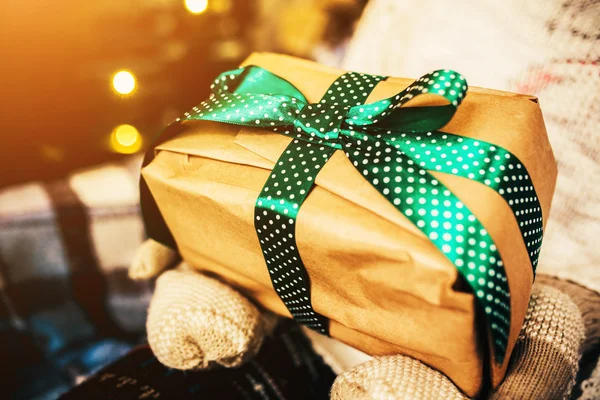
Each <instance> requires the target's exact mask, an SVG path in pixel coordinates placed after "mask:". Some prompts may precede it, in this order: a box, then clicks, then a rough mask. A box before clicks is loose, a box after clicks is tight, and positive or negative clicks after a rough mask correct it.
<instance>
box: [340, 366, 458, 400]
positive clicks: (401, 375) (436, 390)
mask: <svg viewBox="0 0 600 400" xmlns="http://www.w3.org/2000/svg"><path fill="white" fill-rule="evenodd" d="M331 399H332V400H345V399H353V400H363V399H364V400H367V399H369V400H397V399H423V400H438V399H447V400H464V399H467V397H465V396H464V395H463V394H462V393H461V392H460V391H459V390H458V389H457V388H456V387H455V386H454V385H453V384H452V382H451V381H450V380H449V379H448V378H446V377H445V376H444V375H442V374H440V373H439V372H437V371H434V370H432V369H431V368H429V367H428V366H426V365H425V364H423V363H421V362H420V361H417V360H415V359H412V358H410V357H405V356H386V357H377V358H374V359H373V360H371V361H368V362H366V363H364V364H361V365H359V366H358V367H355V368H354V369H351V370H350V371H347V372H346V373H344V374H342V375H340V376H338V378H337V379H336V380H335V382H334V383H333V387H332V388H331Z"/></svg>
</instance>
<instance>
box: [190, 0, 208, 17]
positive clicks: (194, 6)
mask: <svg viewBox="0 0 600 400" xmlns="http://www.w3.org/2000/svg"><path fill="white" fill-rule="evenodd" d="M185 8H187V9H188V11H189V12H191V13H192V14H201V13H203V12H204V11H206V9H207V8H208V0H185Z"/></svg>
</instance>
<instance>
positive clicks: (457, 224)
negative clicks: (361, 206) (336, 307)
mask: <svg viewBox="0 0 600 400" xmlns="http://www.w3.org/2000/svg"><path fill="white" fill-rule="evenodd" d="M385 79H386V77H382V76H374V75H368V74H359V73H353V72H349V73H346V74H344V75H342V76H340V77H339V78H338V79H337V80H336V81H335V82H334V83H333V84H332V85H331V87H330V88H329V89H328V90H327V92H326V93H325V95H324V96H323V98H322V99H321V100H320V101H319V102H318V103H314V104H310V103H309V102H308V101H307V100H306V98H305V97H304V96H303V95H302V93H300V91H299V90H298V89H296V88H295V87H294V86H293V85H292V84H291V83H290V82H288V81H286V80H284V79H282V78H280V77H278V76H276V75H274V74H272V73H270V72H269V71H267V70H265V69H263V68H260V67H257V66H247V67H244V68H240V69H237V70H233V71H229V72H226V73H223V74H221V75H220V76H219V77H218V78H217V79H216V80H215V82H214V84H213V85H212V86H211V88H212V94H211V96H210V98H209V99H208V100H207V101H204V102H202V103H201V104H199V105H198V106H197V107H194V108H193V109H192V110H191V111H190V112H188V113H185V115H184V117H183V119H195V120H210V121H218V122H224V123H230V124H235V125H242V126H253V127H261V128H265V129H267V130H271V131H274V132H277V133H280V134H282V135H286V136H289V137H291V138H293V140H292V141H291V142H290V144H289V146H288V147H287V149H286V150H285V151H284V152H283V154H282V155H281V157H280V158H279V160H278V161H277V162H276V165H275V167H274V168H273V170H272V172H271V175H270V177H269V178H268V180H267V182H266V183H265V185H264V187H263V189H262V191H261V193H260V195H259V197H258V199H257V201H256V207H255V221H254V222H255V227H256V232H257V235H258V238H259V241H260V245H261V249H262V251H263V254H264V258H265V262H266V265H267V269H268V270H269V273H270V277H271V280H272V283H273V287H274V288H275V290H276V291H277V293H278V295H279V296H280V298H281V299H282V301H283V302H284V303H285V305H286V306H287V308H288V310H289V311H290V313H291V314H292V315H293V316H294V318H295V319H297V320H298V321H299V322H301V323H303V324H305V325H307V326H309V327H311V328H312V329H315V330H317V331H319V332H321V333H324V334H328V325H329V324H328V319H327V318H326V317H324V316H323V315H320V314H318V313H316V312H315V311H314V309H313V307H312V303H311V296H310V281H309V276H308V274H307V272H306V269H305V267H304V265H303V263H302V260H301V258H300V254H299V253H298V246H297V244H296V239H295V227H296V223H297V215H298V210H299V209H300V207H301V206H302V203H303V202H304V200H305V199H306V197H307V196H308V194H309V193H310V190H311V188H312V187H313V185H314V182H315V177H316V176H317V174H318V173H319V171H320V170H321V168H322V167H323V165H324V164H325V163H326V162H327V161H328V160H329V158H330V157H331V156H332V155H333V153H334V152H335V151H336V150H342V151H343V152H344V153H345V154H346V156H347V157H348V159H349V160H350V161H351V162H352V164H353V165H354V166H355V168H356V169H357V170H358V171H359V172H361V173H362V175H363V176H364V177H365V179H367V180H368V181H369V182H370V183H371V184H372V185H373V187H375V188H376V189H377V190H378V191H379V192H380V193H381V194H382V195H383V196H384V197H385V198H386V199H387V200H388V201H389V202H390V203H392V204H393V205H394V206H395V207H396V208H397V209H398V211H399V212H401V213H402V214H403V215H405V216H406V218H408V219H409V220H410V221H411V222H412V223H413V224H415V225H416V226H417V227H418V228H419V229H420V230H421V231H422V232H423V233H424V234H425V235H426V236H427V237H428V238H429V240H431V242H432V243H433V244H434V245H435V246H436V247H437V248H438V249H439V250H440V251H441V252H442V253H443V254H444V255H445V256H446V257H447V258H448V259H449V260H450V261H451V262H452V263H453V264H454V266H455V267H456V269H457V270H458V271H459V273H460V275H461V276H462V277H463V278H464V280H465V281H466V282H467V283H468V284H469V286H470V287H471V289H472V290H473V293H474V294H475V296H476V298H477V300H478V304H479V306H480V308H481V310H482V311H483V313H484V315H485V317H486V322H487V325H488V328H489V330H490V332H491V337H492V340H493V349H494V358H495V360H496V361H497V362H499V363H501V362H502V361H503V359H504V357H505V354H506V348H507V344H508V335H509V331H510V312H511V309H510V291H509V286H508V282H507V277H506V271H505V269H504V264H503V261H502V257H501V256H500V253H499V252H498V249H497V247H496V245H495V244H494V242H493V240H492V239H491V237H490V236H489V234H488V232H487V230H486V229H485V227H484V226H483V225H482V224H481V222H480V221H479V220H478V219H477V217H476V216H475V215H474V214H473V213H472V212H471V211H470V210H469V209H468V208H467V207H466V206H465V205H464V204H463V203H462V202H461V200H460V199H459V197H457V196H456V195H455V194H454V193H452V192H451V191H450V190H449V189H448V188H447V187H445V186H444V184H442V183H441V182H440V181H438V180H437V179H436V178H435V177H434V176H433V175H432V174H430V173H429V172H428V171H439V172H444V173H447V174H453V175H457V176H461V177H464V178H467V179H471V180H474V181H477V182H480V183H481V184H482V185H486V186H489V187H490V188H491V189H493V190H495V191H496V192H497V193H498V194H500V195H501V196H502V197H503V198H504V200H505V201H506V202H507V203H508V204H509V206H510V207H511V209H512V211H513V213H514V216H515V219H516V222H517V223H518V225H519V227H520V229H521V234H522V237H523V240H524V242H525V245H526V247H527V250H528V252H529V256H530V260H531V264H532V268H533V269H534V273H535V267H536V265H537V261H538V254H539V251H540V247H541V242H542V214H541V209H540V204H539V202H538V198H537V195H536V192H535V189H534V187H533V184H532V182H531V179H530V176H529V174H528V173H527V170H526V168H525V166H524V165H523V164H522V163H521V162H520V161H519V160H518V159H517V157H515V156H514V155H513V154H511V153H510V152H509V151H507V150H505V149H503V148H500V147H498V146H496V145H494V144H491V143H487V142H484V141H481V140H474V139H470V138H467V137H462V136H460V135H454V134H450V133H445V132H441V131H439V129H441V128H442V127H443V126H444V125H446V124H447V123H448V122H449V121H450V119H451V118H452V116H453V115H454V113H455V111H456V109H457V107H459V106H460V103H461V101H462V100H463V98H464V96H465V95H466V93H467V83H466V81H465V79H464V78H463V77H462V76H461V75H460V74H458V73H457V72H454V71H450V70H439V71H434V72H432V73H429V74H427V75H424V76H423V77H421V78H419V79H418V80H416V81H415V82H413V83H412V84H411V85H410V86H408V87H407V88H406V89H405V90H403V91H402V92H400V93H398V94H397V95H395V96H393V97H390V98H387V99H384V100H380V101H376V102H373V103H369V104H364V102H365V101H366V99H367V97H368V96H369V94H370V93H371V91H372V90H373V88H374V87H375V86H376V85H377V83H378V82H379V81H382V80H385ZM425 93H429V94H434V95H437V96H441V97H443V98H444V99H445V100H446V101H447V104H446V105H442V106H430V107H402V106H403V105H404V104H405V103H406V102H408V101H409V100H411V99H413V98H414V97H416V96H419V95H422V94H425Z"/></svg>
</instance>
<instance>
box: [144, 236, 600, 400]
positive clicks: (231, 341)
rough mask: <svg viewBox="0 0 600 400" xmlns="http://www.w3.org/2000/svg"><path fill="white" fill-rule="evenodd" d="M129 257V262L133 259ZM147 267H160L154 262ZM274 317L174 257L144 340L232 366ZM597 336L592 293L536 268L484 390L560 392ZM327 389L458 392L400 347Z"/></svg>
mask: <svg viewBox="0 0 600 400" xmlns="http://www.w3.org/2000/svg"><path fill="white" fill-rule="evenodd" d="M154 246H160V245H158V244H156V243H154V244H152V245H147V250H148V249H150V248H152V247H154ZM152 251H153V252H156V249H153V250H152ZM142 258H143V259H145V258H144V257H142ZM137 261H138V260H136V263H134V266H138V265H140V264H141V263H140V262H137ZM149 269H151V268H149ZM154 270H155V271H162V270H163V268H162V267H159V266H156V265H155V266H154ZM132 275H134V276H135V275H136V274H135V273H132ZM275 321H276V317H274V316H272V315H270V314H268V313H261V312H259V310H258V309H257V308H256V306H254V305H253V304H252V303H251V302H250V301H249V300H247V299H246V298H245V297H244V296H242V295H241V294H239V293H238V292H237V291H235V290H233V289H232V288H230V287H228V286H227V285H225V284H223V283H222V282H220V281H218V280H216V279H213V278H210V277H207V276H204V275H202V274H199V273H198V272H197V271H193V270H191V269H189V268H186V266H185V265H184V264H182V265H180V266H179V267H177V269H175V270H170V271H167V272H164V273H163V274H162V275H161V276H160V277H159V278H158V280H157V285H156V291H155V294H154V296H153V299H152V302H151V304H150V309H149V316H148V322H147V330H148V341H149V343H150V346H151V347H152V350H153V351H154V353H155V354H156V356H157V358H158V359H159V360H160V361H161V362H162V363H163V364H165V365H167V366H169V367H173V368H178V369H203V368H210V367H211V366H214V365H223V366H227V367H233V366H238V365H240V364H241V363H243V362H244V361H246V360H248V359H249V358H251V357H252V356H253V355H254V354H256V352H257V351H258V349H259V347H260V344H261V343H262V339H263V337H264V335H265V334H266V333H268V332H269V331H270V330H271V329H272V327H273V326H274V325H275ZM599 343H600V296H599V295H598V294H597V293H596V292H593V291H591V290H587V289H584V288H582V287H580V286H578V285H576V284H573V283H569V282H565V281H560V280H558V279H555V278H550V277H546V276H542V275H540V276H538V278H537V281H536V283H535V285H534V287H533V292H532V297H531V301H530V303H529V309H528V312H527V316H526V319H525V324H524V326H523V329H522V330H521V335H520V337H519V339H518V342H517V345H516V347H515V350H514V353H513V355H512V360H511V365H510V366H509V371H508V374H507V377H506V379H505V381H504V383H503V384H502V385H501V386H500V388H499V389H498V391H497V392H496V393H494V394H493V395H492V398H494V399H528V398H531V399H560V398H566V397H568V396H569V393H570V392H571V389H572V387H573V383H574V381H575V376H576V374H577V372H578V361H579V358H580V356H581V355H582V354H583V353H585V352H586V351H588V350H590V349H591V348H592V347H594V346H597V345H598V344H599ZM331 397H332V399H336V400H337V399H442V398H443V399H465V398H466V397H465V396H464V395H463V394H462V393H461V392H460V391H459V390H458V389H457V388H456V387H455V386H454V384H453V383H452V382H451V381H450V380H449V379H448V378H446V377H445V376H444V375H443V374H441V373H439V372H437V371H435V370H433V369H431V368H429V367H427V366H426V365H424V364H423V363H421V362H419V361H417V360H414V359H412V358H410V357H406V356H400V355H397V356H386V357H377V358H374V359H372V360H371V361H368V362H366V363H363V364H360V365H358V366H357V367H354V368H352V369H350V370H348V371H346V372H344V373H342V374H341V375H340V376H338V378H337V379H336V381H335V383H334V385H333V387H332V390H331Z"/></svg>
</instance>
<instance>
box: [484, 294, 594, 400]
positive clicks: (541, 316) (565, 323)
mask: <svg viewBox="0 0 600 400" xmlns="http://www.w3.org/2000/svg"><path fill="white" fill-rule="evenodd" d="M584 334H585V328H584V323H583V318H582V317H581V313H580V312H579V309H578V308H577V306H576V305H575V303H574V302H573V301H572V300H571V299H570V298H569V296H567V295H566V294H564V293H562V292H560V291H559V290H558V289H555V288H553V287H550V286H546V285H541V284H536V285H534V287H533V292H532V294H531V299H530V301H529V308H528V310H527V315H526V316H525V323H524V325H523V328H522V329H521V334H520V335H519V339H518V342H517V345H516V347H515V350H514V352H513V355H512V359H511V365H510V367H509V371H508V374H507V377H506V379H505V381H504V383H503V384H502V385H501V386H500V388H499V390H498V391H497V392H496V393H494V396H493V397H492V398H493V399H565V398H568V397H569V395H570V393H571V389H572V388H573V384H574V383H575V377H576V376H577V371H578V363H579V358H580V355H581V354H580V349H581V345H582V343H583V340H584Z"/></svg>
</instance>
